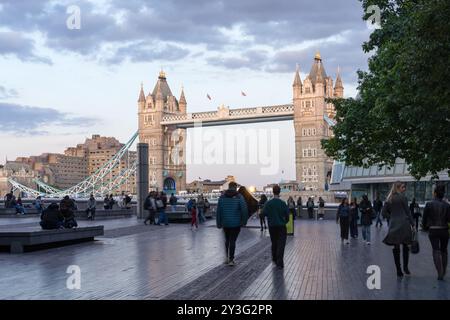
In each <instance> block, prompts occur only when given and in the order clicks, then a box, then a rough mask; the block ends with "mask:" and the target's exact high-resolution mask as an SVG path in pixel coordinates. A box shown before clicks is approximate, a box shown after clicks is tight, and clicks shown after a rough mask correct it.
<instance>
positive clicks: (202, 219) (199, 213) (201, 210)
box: [197, 208, 206, 223]
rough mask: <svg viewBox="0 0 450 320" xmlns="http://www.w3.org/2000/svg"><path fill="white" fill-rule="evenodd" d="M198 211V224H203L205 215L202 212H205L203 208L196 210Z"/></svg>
mask: <svg viewBox="0 0 450 320" xmlns="http://www.w3.org/2000/svg"><path fill="white" fill-rule="evenodd" d="M197 211H198V222H200V223H203V222H205V221H206V218H205V215H204V214H203V211H205V209H203V208H197Z"/></svg>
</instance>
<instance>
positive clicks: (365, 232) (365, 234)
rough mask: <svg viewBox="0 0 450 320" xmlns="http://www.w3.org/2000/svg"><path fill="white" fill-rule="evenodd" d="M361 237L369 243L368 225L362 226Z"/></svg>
mask: <svg viewBox="0 0 450 320" xmlns="http://www.w3.org/2000/svg"><path fill="white" fill-rule="evenodd" d="M362 236H363V239H364V240H365V241H367V242H370V225H368V226H365V225H363V226H362Z"/></svg>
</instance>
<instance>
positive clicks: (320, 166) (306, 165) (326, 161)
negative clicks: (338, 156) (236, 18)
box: [292, 53, 344, 196]
mask: <svg viewBox="0 0 450 320" xmlns="http://www.w3.org/2000/svg"><path fill="white" fill-rule="evenodd" d="M292 86H293V98H294V99H293V103H294V129H295V150H296V151H295V152H296V155H295V166H296V180H297V181H298V182H299V183H301V185H302V186H303V187H304V188H305V190H306V191H309V192H308V194H310V195H317V196H319V195H322V196H323V195H324V194H325V193H326V191H327V190H328V185H329V179H330V177H331V168H332V165H333V161H332V159H330V158H329V157H327V156H326V154H325V152H324V151H323V150H322V148H321V144H320V140H321V139H325V138H327V137H330V136H331V135H332V131H331V128H330V127H329V125H328V124H327V122H326V121H325V118H326V117H328V118H330V119H333V118H334V116H335V110H334V107H333V105H332V104H330V103H327V102H326V100H325V99H327V98H339V97H343V95H344V87H343V85H342V80H341V77H340V74H339V70H338V74H337V78H336V84H335V86H334V88H333V79H332V78H331V77H329V76H327V74H326V72H325V68H324V66H323V63H322V58H321V56H320V53H316V55H315V57H314V62H313V65H312V67H311V70H310V72H309V74H308V75H307V76H306V79H305V80H304V81H303V83H302V81H301V78H300V73H299V68H298V67H297V70H296V73H295V78H294V83H293V85H292ZM324 116H325V117H324Z"/></svg>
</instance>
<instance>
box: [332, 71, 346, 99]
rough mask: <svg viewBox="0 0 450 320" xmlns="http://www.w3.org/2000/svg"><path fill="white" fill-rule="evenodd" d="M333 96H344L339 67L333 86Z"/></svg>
mask: <svg viewBox="0 0 450 320" xmlns="http://www.w3.org/2000/svg"><path fill="white" fill-rule="evenodd" d="M334 96H335V97H339V98H343V97H344V85H343V84H342V79H341V70H340V68H339V67H338V71H337V77H336V84H335V86H334Z"/></svg>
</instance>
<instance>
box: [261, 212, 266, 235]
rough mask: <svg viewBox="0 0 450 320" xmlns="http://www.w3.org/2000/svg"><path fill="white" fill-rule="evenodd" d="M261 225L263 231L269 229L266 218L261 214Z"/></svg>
mask: <svg viewBox="0 0 450 320" xmlns="http://www.w3.org/2000/svg"><path fill="white" fill-rule="evenodd" d="M259 223H260V224H261V231H262V230H263V227H264V228H265V229H267V225H266V217H265V216H263V215H262V214H259Z"/></svg>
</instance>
